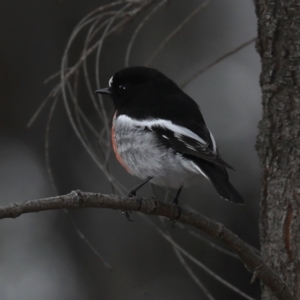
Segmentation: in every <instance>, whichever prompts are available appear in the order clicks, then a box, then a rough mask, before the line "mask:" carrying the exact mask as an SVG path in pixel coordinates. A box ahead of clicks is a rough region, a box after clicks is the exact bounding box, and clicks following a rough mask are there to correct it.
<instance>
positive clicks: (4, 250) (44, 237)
mask: <svg viewBox="0 0 300 300" xmlns="http://www.w3.org/2000/svg"><path fill="white" fill-rule="evenodd" d="M106 2H108V1H106ZM106 2H105V1H94V0H90V1H87V2H83V1H77V0H73V1H69V0H51V1H50V0H44V1H24V0H22V1H20V0H18V1H8V0H2V1H1V3H0V22H1V24H0V28H1V29H0V40H1V47H0V70H1V72H0V95H1V98H0V166H1V168H0V195H1V197H0V201H1V203H0V204H1V205H4V204H8V203H12V202H16V201H22V200H26V199H33V198H41V197H47V196H52V195H54V194H55V192H54V190H53V189H52V187H51V184H50V181H49V178H48V175H47V172H46V167H45V162H44V135H45V128H46V119H47V115H48V112H49V107H47V108H46V109H45V110H44V111H43V112H42V113H41V115H40V116H39V118H38V119H37V121H36V122H35V123H34V125H33V127H31V129H27V128H26V124H27V122H28V120H29V119H30V118H31V116H32V115H33V113H34V112H35V110H36V108H37V107H38V106H39V104H40V102H41V101H42V99H43V98H44V97H45V96H46V95H47V94H48V92H49V91H50V90H51V88H52V87H53V86H54V85H55V83H50V84H48V85H44V84H43V81H44V80H45V79H46V78H47V77H49V76H50V75H52V74H54V73H56V72H57V71H58V70H59V68H60V63H61V56H62V53H63V51H64V48H65V46H66V43H67V39H68V37H69V35H70V34H71V31H72V29H73V28H74V26H75V25H76V24H77V23H78V22H79V20H80V19H81V18H83V17H84V16H85V15H86V14H87V13H89V12H90V11H91V10H92V9H94V8H96V7H97V6H99V5H101V4H102V3H106ZM199 3H200V2H198V1H175V0H174V1H170V3H169V5H168V6H167V7H166V8H164V9H162V10H161V11H160V12H159V13H158V14H157V15H156V16H155V17H154V18H153V20H152V22H150V23H149V24H148V25H147V26H146V27H145V28H144V29H143V31H142V33H141V34H140V35H139V36H138V38H137V40H136V43H135V44H134V48H133V52H132V55H131V60H130V64H131V65H140V64H143V63H144V61H145V60H146V59H147V57H148V56H149V55H150V54H151V53H152V51H153V50H154V49H155V47H156V46H157V45H158V44H159V43H160V42H161V41H162V40H163V38H164V37H165V36H166V35H167V34H168V33H169V32H170V31H171V30H172V29H173V28H174V26H176V24H178V23H179V22H180V21H181V20H183V19H184V18H185V17H186V16H187V14H188V13H190V12H191V11H192V10H193V9H194V8H195V7H196V6H197V5H199ZM137 24H138V20H133V22H132V23H131V24H130V25H129V26H127V27H126V28H125V29H124V30H122V31H120V32H118V33H116V34H115V35H113V36H111V37H110V38H109V39H108V41H107V43H106V45H105V47H104V51H103V56H102V61H101V79H102V82H103V85H105V86H106V85H107V81H108V79H109V78H110V77H111V75H112V74H113V73H114V72H116V71H117V70H119V69H121V68H122V67H123V66H124V52H125V49H126V46H127V44H128V41H129V38H130V36H131V34H132V30H133V29H134V28H135V26H136V25H137ZM255 36H256V17H255V12H254V5H253V2H252V1H250V0H244V1H241V0H224V1H211V3H210V4H209V5H208V7H207V8H206V9H205V10H203V11H202V12H200V13H199V14H198V15H197V17H196V18H195V19H194V20H193V21H192V22H190V23H189V25H188V26H186V27H185V28H184V30H183V31H182V32H181V33H180V34H179V35H178V36H177V37H176V38H175V39H174V40H173V41H172V42H171V43H169V44H168V45H167V46H166V47H165V49H164V50H163V51H162V52H161V53H160V55H159V56H158V57H157V58H156V59H155V60H154V61H153V63H152V64H151V66H152V67H154V68H158V69H159V70H161V71H162V72H164V73H165V74H166V75H168V76H169V77H171V78H172V79H173V80H174V81H175V82H177V83H178V84H181V83H182V82H184V81H185V80H186V79H187V78H189V76H190V75H191V74H193V73H194V72H195V71H197V70H199V69H200V68H201V67H203V66H205V65H207V64H208V63H210V62H212V61H213V60H215V59H216V58H218V57H219V56H221V55H223V54H225V53H226V52H228V51H231V50H232V49H234V48H235V47H237V46H239V45H240V44H241V43H243V42H245V41H247V40H249V39H251V38H253V37H255ZM75 51H76V50H75ZM259 70H260V63H259V58H258V55H257V53H256V52H255V49H254V44H252V45H250V46H248V47H247V48H245V49H243V50H242V51H240V52H239V53H237V54H235V55H234V56H232V57H230V58H228V59H226V60H224V61H222V62H221V63H219V64H218V65H217V66H215V67H214V68H212V69H211V70H209V71H208V72H206V73H205V74H203V75H202V76H201V77H199V78H198V79H197V80H195V81H193V82H192V83H191V84H190V85H189V86H188V87H187V88H186V89H185V91H186V92H187V93H188V94H189V95H190V96H191V97H192V98H194V99H195V100H196V101H197V102H198V104H199V105H200V107H201V110H202V112H203V114H204V117H205V120H206V122H207V125H208V127H209V128H210V130H211V131H212V132H213V134H214V136H215V138H216V140H217V141H218V145H219V148H220V151H221V153H222V156H223V158H224V159H225V160H226V161H228V162H229V163H230V164H231V165H233V166H234V167H235V168H236V169H237V170H238V171H237V172H230V176H231V178H232V182H233V184H234V185H235V186H236V188H237V189H238V190H239V191H240V192H241V194H242V195H243V196H244V197H245V200H246V205H244V206H234V205H232V204H230V203H228V202H225V201H223V200H222V199H220V198H219V197H218V195H217V194H216V192H215V191H214V190H213V188H212V187H211V186H210V184H209V183H207V182H204V181H203V182H200V183H199V184H198V185H196V186H193V187H191V188H188V189H185V190H184V191H183V193H182V196H181V204H182V206H183V207H185V204H186V205H191V206H193V207H194V208H195V209H196V210H198V211H200V212H202V213H203V214H205V215H207V216H209V217H211V218H213V219H216V220H218V221H220V222H222V223H224V224H225V225H226V226H227V227H228V228H230V229H231V230H233V231H234V232H235V233H237V234H238V235H239V236H240V237H241V238H242V239H244V240H245V241H247V242H249V243H250V244H252V245H254V246H256V247H258V226H257V221H258V197H259V164H258V159H257V155H256V152H255V138H256V135H257V123H258V121H259V119H260V115H261V107H260V89H259V85H258V80H259ZM95 88H96V87H95ZM82 101H84V99H82ZM107 107H108V109H109V110H110V111H111V106H110V104H107ZM50 153H51V161H52V165H53V171H54V177H55V181H56V183H57V186H58V189H59V193H67V192H69V191H71V190H74V189H82V190H87V191H97V192H106V193H109V192H110V190H109V186H108V184H107V182H106V180H105V177H104V176H103V174H101V172H100V171H99V170H98V169H97V168H96V167H95V165H94V164H93V162H92V161H91V159H90V158H89V156H88V155H87V154H86V152H85V151H84V149H83V148H82V146H81V144H80V143H79V142H78V140H77V139H76V137H75V135H74V133H73V132H72V129H71V127H70V125H69V122H68V120H67V119H66V114H65V111H64V107H63V105H62V104H61V103H60V104H59V106H58V109H57V112H56V114H55V117H54V122H53V127H52V131H51V149H50ZM111 165H112V167H113V173H114V174H115V176H116V177H117V178H118V179H119V180H120V181H121V182H122V183H123V184H124V185H126V186H127V187H128V189H129V188H130V187H132V186H133V185H135V184H136V183H137V182H138V179H136V178H133V177H131V176H130V175H128V174H127V173H126V172H125V171H124V170H122V168H121V166H119V165H118V163H117V162H116V161H115V159H114V158H113V157H112V158H111ZM140 195H143V196H147V195H151V190H150V188H149V187H147V188H144V189H143V190H142V191H141V192H140ZM71 215H72V216H73V218H74V219H75V220H76V223H77V224H78V226H79V227H80V228H81V229H82V230H83V232H84V233H85V235H86V236H87V238H89V239H90V240H91V241H92V243H93V245H94V246H95V248H96V249H97V250H98V251H99V252H100V253H101V255H103V256H104V257H105V258H106V259H107V260H108V261H109V262H110V264H111V265H112V266H113V271H108V270H107V269H105V268H104V267H103V266H102V264H101V263H100V262H99V261H98V260H97V259H96V257H95V256H94V254H93V253H92V252H91V251H90V249H88V247H87V246H86V245H85V244H84V243H83V242H82V241H81V240H80V239H79V237H78V236H77V234H76V232H75V230H74V228H73V227H72V226H71V225H70V223H69V222H68V220H67V218H66V217H65V215H64V214H63V212H61V211H53V212H43V213H39V214H28V215H24V216H21V217H20V218H17V219H15V220H2V221H1V226H0V240H1V243H0V257H1V260H0V298H1V299H5V300H6V299H22V300H27V299H43V300H48V299H49V300H50V299H51V300H52V299H142V298H148V297H147V296H142V291H146V292H147V293H149V294H151V295H152V299H172V300H177V299H183V298H186V299H206V298H205V296H204V295H203V293H202V292H201V291H200V290H199V289H198V288H197V286H196V285H195V283H194V282H193V281H192V280H191V279H190V277H188V275H187V274H186V272H185V270H184V269H183V268H182V266H181V265H180V263H179V261H178V259H177V258H176V255H175V254H174V251H173V250H172V248H171V246H170V245H169V244H168V243H167V242H166V241H164V240H163V239H162V237H160V236H159V235H158V234H157V233H156V232H155V230H154V229H153V228H151V227H150V226H149V225H148V224H146V223H145V221H144V220H143V219H142V218H140V217H139V216H138V214H133V219H134V222H127V221H126V220H125V217H124V216H123V215H121V214H120V213H119V212H114V211H108V210H95V209H94V210H89V209H87V210H81V211H76V212H71ZM151 219H152V220H154V221H156V220H157V219H156V218H151ZM157 224H160V223H159V222H158V223H157ZM166 227H167V228H169V227H170V224H169V223H168V222H166ZM171 233H172V235H173V237H174V239H175V240H176V241H177V242H178V243H179V244H180V245H182V246H183V247H184V248H185V249H187V250H189V251H190V253H191V254H193V255H194V256H195V257H197V258H198V259H199V260H201V261H202V262H204V263H205V264H206V265H207V266H209V267H210V268H211V269H212V270H214V271H215V272H217V273H218V274H219V275H221V276H223V277H225V278H226V279H227V280H228V281H230V282H232V283H233V284H235V285H237V286H238V287H239V288H241V289H243V290H244V291H246V292H247V293H249V294H250V295H252V296H253V297H255V298H258V294H259V285H258V284H257V283H256V284H255V285H250V283H249V282H250V279H251V274H250V273H248V272H247V271H246V269H245V268H244V266H243V264H242V263H240V262H237V261H235V260H234V259H232V258H230V257H227V256H224V255H220V254H219V253H218V252H217V251H215V250H213V249H211V248H210V247H209V246H207V245H206V244H204V243H203V242H201V241H199V240H196V239H195V238H193V237H191V236H190V235H188V234H187V233H186V232H185V231H182V230H181V229H180V228H178V227H177V228H176V229H175V230H172V231H171ZM191 266H192V268H193V270H194V271H195V272H196V274H197V275H198V276H199V278H201V280H203V282H204V283H205V284H206V285H207V287H208V288H209V289H210V290H211V292H212V294H213V295H214V296H215V297H216V298H217V299H242V298H241V297H240V296H238V295H236V294H234V293H232V292H230V291H229V290H228V289H227V288H225V287H223V286H222V285H220V284H219V283H217V282H216V281H215V280H214V279H212V278H211V277H209V276H207V275H206V274H205V273H204V272H203V271H201V270H199V269H198V268H196V267H195V266H193V265H191ZM149 299H150V298H149Z"/></svg>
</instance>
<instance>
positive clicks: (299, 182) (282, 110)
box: [256, 0, 300, 300]
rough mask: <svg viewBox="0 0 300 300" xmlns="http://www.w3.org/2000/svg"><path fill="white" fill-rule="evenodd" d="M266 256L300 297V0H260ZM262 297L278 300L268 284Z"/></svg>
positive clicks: (260, 138) (262, 225) (262, 223)
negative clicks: (268, 287)
mask: <svg viewBox="0 0 300 300" xmlns="http://www.w3.org/2000/svg"><path fill="white" fill-rule="evenodd" d="M256 11H257V16H258V41H257V50H258V52H259V54H260V56H261V62H262V72H261V77H260V84H261V88H262V93H263V97H262V105H263V117H262V120H261V122H260V125H259V130H260V132H259V136H258V140H257V149H258V153H259V158H260V161H261V167H262V189H261V202H260V209H261V216H260V239H261V247H262V257H263V259H264V261H265V262H266V263H267V265H268V266H270V267H271V268H272V269H273V270H274V271H275V272H276V273H277V274H279V275H280V276H281V277H282V279H283V281H284V282H285V283H286V284H287V286H288V287H289V288H290V290H291V291H292V293H293V294H294V297H295V299H300V193H299V191H300V170H299V169H300V1H299V0H294V1H293V0H256ZM262 288H263V293H262V299H263V300H267V299H268V300H269V299H275V296H274V295H273V296H272V295H271V293H270V292H269V290H268V289H266V288H265V286H264V285H263V287H262Z"/></svg>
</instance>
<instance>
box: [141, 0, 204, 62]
mask: <svg viewBox="0 0 300 300" xmlns="http://www.w3.org/2000/svg"><path fill="white" fill-rule="evenodd" d="M209 2H210V0H207V1H205V2H203V3H202V4H201V5H199V6H198V7H197V8H196V9H195V10H193V11H192V13H191V14H189V15H188V16H187V17H186V18H185V19H184V20H183V21H182V22H181V23H180V24H179V25H178V26H177V27H176V28H175V29H174V30H173V31H172V32H171V33H170V34H169V35H168V36H167V37H166V38H165V39H164V40H163V41H162V42H161V43H160V45H159V46H158V47H157V48H156V49H155V51H154V52H153V53H152V54H151V55H150V57H149V58H148V59H147V60H146V62H145V66H149V65H150V63H151V62H152V61H153V59H154V58H155V57H156V56H157V55H158V54H159V52H160V51H161V50H163V49H164V47H165V46H166V45H167V44H168V43H169V42H170V41H171V40H172V39H173V38H174V37H175V36H176V35H177V34H178V33H179V32H180V31H181V30H182V29H183V28H184V26H185V25H187V24H188V23H189V22H190V21H191V20H192V19H193V18H194V17H195V16H196V15H197V14H198V13H199V12H200V11H201V10H202V9H204V8H205V7H206V6H207V4H208V3H209Z"/></svg>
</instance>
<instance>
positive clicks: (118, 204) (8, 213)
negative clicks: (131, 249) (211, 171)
mask: <svg viewBox="0 0 300 300" xmlns="http://www.w3.org/2000/svg"><path fill="white" fill-rule="evenodd" d="M87 207H89V208H110V209H115V210H131V211H139V212H142V213H145V214H149V215H157V216H164V217H167V218H169V219H174V218H176V216H177V213H178V211H177V207H176V206H175V205H174V204H170V203H165V202H161V201H158V200H156V199H154V198H150V199H142V198H137V197H134V198H124V197H119V196H116V195H104V194H97V193H88V192H81V191H73V192H71V193H70V194H67V195H62V196H57V197H51V198H44V199H37V200H28V201H25V202H23V203H15V204H10V205H7V206H1V207H0V219H5V218H16V217H19V216H20V215H22V214H25V213H31V212H40V211H46V210H54V209H79V208H87ZM178 221H180V222H182V223H184V224H189V225H191V226H194V227H196V228H198V229H200V230H202V231H203V232H205V233H206V234H208V235H209V236H211V237H213V238H215V239H217V240H220V241H222V242H223V243H224V244H225V245H226V246H227V247H229V248H230V249H231V250H232V251H234V252H235V253H236V254H237V255H238V257H239V258H240V260H241V261H242V262H243V263H244V264H245V266H246V268H247V269H248V270H249V271H250V272H252V273H253V280H254V279H255V278H259V279H260V280H261V281H262V282H263V283H264V284H265V285H266V286H268V287H269V289H270V290H271V291H272V292H273V293H274V295H275V296H276V297H277V299H280V300H293V299H294V298H293V296H292V295H291V293H290V291H289V290H288V288H287V287H286V285H285V284H284V283H283V282H282V280H281V279H280V278H279V276H278V275H277V274H275V273H274V272H273V271H272V270H271V269H270V268H269V267H268V266H267V265H266V264H265V263H264V261H263V260H262V258H261V257H260V256H259V255H258V254H256V253H255V252H254V251H253V249H252V248H251V247H250V246H249V245H247V244H246V243H245V242H243V241H242V240H241V239H240V238H239V237H238V236H236V235H235V234H234V233H233V232H231V231H230V230H229V229H227V228H226V227H224V225H222V224H220V223H218V222H216V221H214V220H211V219H209V218H207V217H205V216H203V215H201V214H199V213H195V212H191V211H186V210H183V211H182V214H181V215H180V218H179V219H178Z"/></svg>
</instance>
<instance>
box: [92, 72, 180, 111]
mask: <svg viewBox="0 0 300 300" xmlns="http://www.w3.org/2000/svg"><path fill="white" fill-rule="evenodd" d="M174 89H176V90H179V88H178V87H177V85H176V84H175V83H174V82H173V81H172V80H170V79H169V78H167V77H166V76H165V75H163V74H162V73H161V72H159V71H157V70H155V69H152V68H147V67H129V68H125V69H123V70H121V71H119V72H117V73H115V74H114V75H113V76H112V77H111V78H110V80H109V87H108V88H104V89H100V90H97V91H96V93H99V94H109V95H110V96H111V97H112V99H113V102H114V105H115V108H116V109H117V110H118V109H120V108H121V107H124V106H128V105H130V104H133V103H134V105H135V106H141V105H149V104H151V105H153V104H154V103H153V101H158V99H159V97H157V94H158V93H161V92H163V93H164V92H170V91H172V90H173V91H174ZM147 99H149V101H150V102H151V103H149V101H148V100H147ZM155 99H157V100H155ZM147 102H148V103H147Z"/></svg>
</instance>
